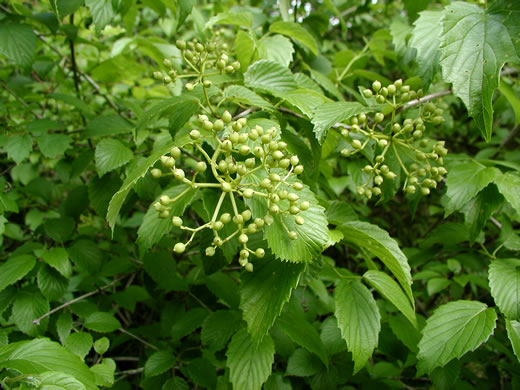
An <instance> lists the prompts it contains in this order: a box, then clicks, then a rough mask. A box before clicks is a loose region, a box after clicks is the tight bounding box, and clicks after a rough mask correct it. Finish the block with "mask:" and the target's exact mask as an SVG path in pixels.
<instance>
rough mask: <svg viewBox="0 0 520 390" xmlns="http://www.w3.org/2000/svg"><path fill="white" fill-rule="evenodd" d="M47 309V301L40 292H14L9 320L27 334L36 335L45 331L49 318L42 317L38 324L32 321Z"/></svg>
mask: <svg viewBox="0 0 520 390" xmlns="http://www.w3.org/2000/svg"><path fill="white" fill-rule="evenodd" d="M49 310H50V306H49V301H47V299H45V298H44V297H43V296H42V295H41V294H40V293H38V292H34V291H30V290H23V291H20V292H18V293H17V294H16V300H15V301H14V304H13V314H12V317H11V320H12V321H13V322H14V324H15V325H16V327H17V328H18V330H20V331H21V332H23V333H25V334H27V335H29V336H32V337H36V336H38V335H42V334H44V333H45V331H46V330H47V326H48V324H49V318H45V319H43V320H42V321H41V322H40V323H39V324H38V325H36V324H34V323H33V321H34V320H35V319H37V318H39V317H40V316H42V315H44V314H45V313H47V312H48V311H49Z"/></svg>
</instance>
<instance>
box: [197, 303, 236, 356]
mask: <svg viewBox="0 0 520 390" xmlns="http://www.w3.org/2000/svg"><path fill="white" fill-rule="evenodd" d="M240 321H241V316H240V313H239V312H237V311H235V310H217V311H215V312H213V313H211V314H210V315H209V316H207V317H206V320H205V321H204V324H203V325H202V332H201V341H202V343H203V344H205V345H208V346H209V348H210V349H211V350H213V351H219V350H221V349H222V348H224V347H225V346H226V344H227V342H228V341H229V338H230V337H231V336H232V335H233V333H235V332H236V330H237V329H238V327H239V326H240Z"/></svg>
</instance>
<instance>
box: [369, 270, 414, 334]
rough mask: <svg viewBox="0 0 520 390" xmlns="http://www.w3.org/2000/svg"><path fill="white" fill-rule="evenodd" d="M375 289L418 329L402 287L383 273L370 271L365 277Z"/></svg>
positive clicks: (412, 310)
mask: <svg viewBox="0 0 520 390" xmlns="http://www.w3.org/2000/svg"><path fill="white" fill-rule="evenodd" d="M363 279H365V280H366V281H367V282H368V283H369V284H370V285H371V286H372V287H373V288H375V289H376V290H377V292H378V293H379V294H381V295H382V296H383V297H384V298H385V299H387V300H388V301H390V302H391V303H392V304H393V305H394V306H395V307H396V308H397V309H398V310H399V311H400V312H401V313H403V314H404V316H405V317H406V318H407V319H408V321H410V322H411V323H412V325H413V326H415V327H416V328H417V319H416V317H415V311H414V308H413V306H412V305H411V304H410V301H409V300H408V298H407V297H406V294H405V293H404V292H403V290H402V289H401V287H399V285H398V284H397V282H396V281H395V280H394V279H392V278H391V277H390V276H388V275H387V274H385V273H384V272H381V271H376V270H370V271H367V272H365V274H364V275H363Z"/></svg>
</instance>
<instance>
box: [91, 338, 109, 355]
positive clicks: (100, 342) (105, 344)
mask: <svg viewBox="0 0 520 390" xmlns="http://www.w3.org/2000/svg"><path fill="white" fill-rule="evenodd" d="M109 347H110V340H109V339H108V338H106V337H101V338H100V339H97V340H96V342H95V343H94V350H95V351H96V353H98V354H100V355H104V354H105V352H106V351H108V348H109Z"/></svg>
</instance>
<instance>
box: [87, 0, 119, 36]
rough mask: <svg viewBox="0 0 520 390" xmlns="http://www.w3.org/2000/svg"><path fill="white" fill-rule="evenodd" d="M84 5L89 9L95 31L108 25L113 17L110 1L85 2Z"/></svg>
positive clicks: (92, 0) (91, 0)
mask: <svg viewBox="0 0 520 390" xmlns="http://www.w3.org/2000/svg"><path fill="white" fill-rule="evenodd" d="M85 5H86V6H87V7H88V8H90V13H91V14H92V17H93V18H94V24H95V25H96V30H97V31H100V30H102V29H103V28H104V27H105V26H106V25H107V24H109V23H110V22H111V20H112V18H113V17H114V15H115V13H114V9H113V8H112V0H85Z"/></svg>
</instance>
